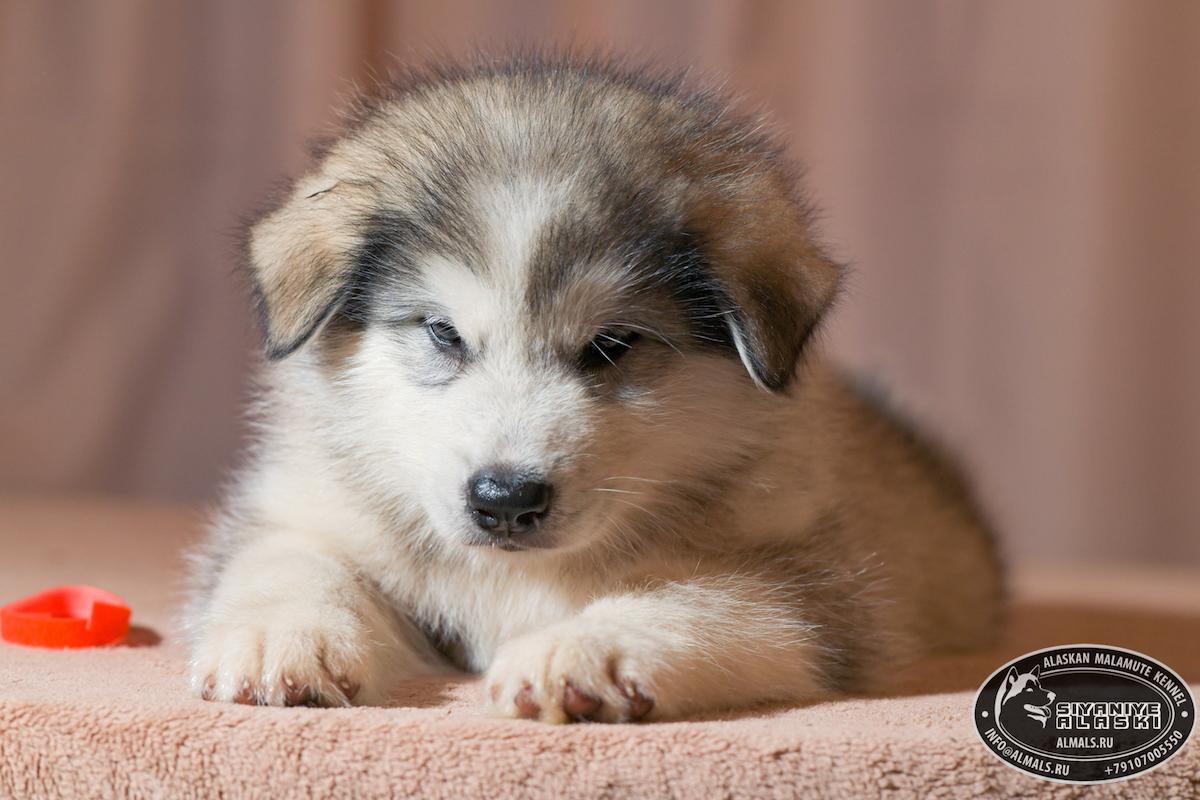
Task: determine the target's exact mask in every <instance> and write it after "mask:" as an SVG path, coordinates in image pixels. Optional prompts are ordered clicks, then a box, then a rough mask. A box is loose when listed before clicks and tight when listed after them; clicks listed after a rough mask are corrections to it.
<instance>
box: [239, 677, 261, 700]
mask: <svg viewBox="0 0 1200 800" xmlns="http://www.w3.org/2000/svg"><path fill="white" fill-rule="evenodd" d="M233 702H235V703H237V704H238V705H243V706H255V705H258V700H257V698H256V697H255V692H254V687H253V686H251V685H250V680H249V679H248V678H247V679H243V680H242V685H241V688H239V689H238V693H237V694H235V695H234V696H233Z"/></svg>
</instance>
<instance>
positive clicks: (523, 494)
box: [467, 469, 551, 536]
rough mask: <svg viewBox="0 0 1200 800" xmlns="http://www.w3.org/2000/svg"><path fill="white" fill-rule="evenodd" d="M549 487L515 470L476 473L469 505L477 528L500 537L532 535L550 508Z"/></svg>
mask: <svg viewBox="0 0 1200 800" xmlns="http://www.w3.org/2000/svg"><path fill="white" fill-rule="evenodd" d="M550 493H551V492H550V484H548V483H543V482H542V481H540V480H538V479H536V478H531V477H530V476H528V475H523V474H521V473H518V472H514V471H512V470H505V469H488V470H481V471H480V472H476V473H475V474H474V475H472V476H471V479H470V481H468V482H467V505H468V506H470V509H471V513H472V515H473V516H474V517H475V522H476V524H478V525H479V527H481V528H483V529H484V530H485V531H489V532H491V533H493V534H495V535H497V536H506V535H516V534H522V533H530V532H532V531H534V530H536V529H537V526H538V522H540V521H541V519H542V517H544V516H545V515H546V511H547V510H548V509H549V508H550Z"/></svg>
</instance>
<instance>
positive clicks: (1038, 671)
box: [1029, 664, 1042, 678]
mask: <svg viewBox="0 0 1200 800" xmlns="http://www.w3.org/2000/svg"><path fill="white" fill-rule="evenodd" d="M1029 674H1030V675H1032V676H1033V677H1035V678H1040V677H1042V665H1041V664H1036V665H1034V667H1033V669H1031V670H1029Z"/></svg>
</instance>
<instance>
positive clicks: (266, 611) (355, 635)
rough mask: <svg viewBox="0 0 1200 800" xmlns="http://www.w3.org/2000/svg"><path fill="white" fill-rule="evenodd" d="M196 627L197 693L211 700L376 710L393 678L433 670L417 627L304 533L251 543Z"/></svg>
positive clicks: (220, 583)
mask: <svg viewBox="0 0 1200 800" xmlns="http://www.w3.org/2000/svg"><path fill="white" fill-rule="evenodd" d="M191 625H192V627H193V628H194V631H195V637H194V644H193V653H192V662H191V684H192V690H193V692H194V693H195V694H197V695H200V696H201V697H203V698H205V699H209V700H220V701H226V702H229V701H232V702H236V703H247V704H257V705H289V706H290V705H324V706H337V705H349V704H351V703H356V704H362V705H370V704H378V703H381V702H383V701H384V700H386V697H387V694H388V692H389V690H390V688H391V686H392V685H393V683H394V682H395V680H396V679H398V678H401V677H404V676H406V675H413V674H420V673H429V672H432V671H436V668H435V667H433V666H431V665H430V664H429V663H428V661H427V658H426V657H425V654H423V653H422V652H420V650H421V648H420V644H421V641H422V640H421V638H420V637H419V634H418V633H417V632H416V631H415V629H414V628H413V626H412V624H411V623H410V622H408V621H407V620H406V619H404V618H402V617H401V616H400V615H399V614H397V613H396V612H395V611H394V610H393V609H392V608H390V607H389V604H388V603H387V601H386V600H385V599H383V598H380V597H378V596H377V593H376V592H374V591H373V590H372V589H371V588H370V586H369V584H367V583H366V582H365V581H363V580H362V579H361V578H360V577H359V576H357V575H356V574H355V573H354V572H353V571H352V570H351V569H350V568H349V567H348V566H347V565H346V564H345V563H343V562H342V561H341V560H339V559H338V558H336V557H335V556H333V555H331V554H330V553H328V552H327V551H325V550H323V549H322V547H321V544H320V542H319V541H315V540H313V539H311V538H303V537H301V536H299V535H288V534H282V533H280V534H273V535H267V536H265V537H263V538H260V539H257V540H254V541H252V542H250V543H248V544H247V545H246V546H244V547H243V548H242V549H241V550H240V551H239V552H238V553H237V555H235V556H234V558H233V560H232V561H231V562H229V563H228V564H226V565H225V567H224V569H223V570H222V572H221V575H220V578H219V579H218V581H217V583H216V584H215V586H214V588H213V590H212V593H211V596H210V597H209V599H208V600H207V602H206V603H204V605H203V606H202V608H201V610H200V612H199V619H196V620H192V621H191Z"/></svg>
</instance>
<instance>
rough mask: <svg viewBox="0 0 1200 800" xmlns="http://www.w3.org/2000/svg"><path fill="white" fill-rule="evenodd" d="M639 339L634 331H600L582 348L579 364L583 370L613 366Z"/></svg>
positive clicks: (638, 335) (639, 335) (639, 336)
mask: <svg viewBox="0 0 1200 800" xmlns="http://www.w3.org/2000/svg"><path fill="white" fill-rule="evenodd" d="M640 338H642V336H641V334H639V333H635V332H634V331H616V330H609V329H606V330H602V331H600V332H599V333H597V334H596V336H595V338H593V339H592V340H591V341H590V342H588V343H587V346H586V347H584V348H583V352H582V353H580V354H579V364H580V366H582V367H583V368H584V369H601V368H603V367H608V366H613V365H615V364H616V363H617V360H618V359H620V358H621V357H622V356H624V355H625V354H626V353H628V352H629V351H630V349H631V348H632V347H633V345H634V344H635V343H636V342H637V340H638V339H640Z"/></svg>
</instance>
